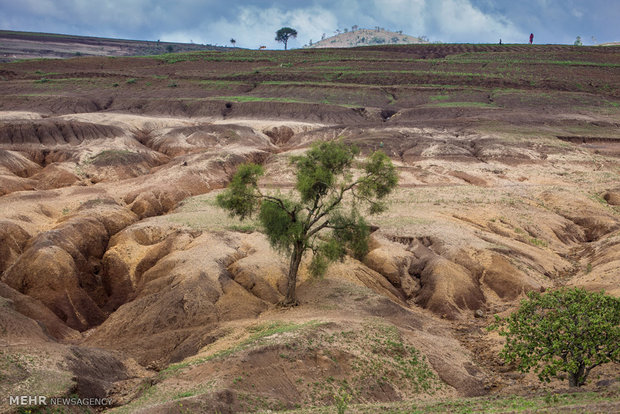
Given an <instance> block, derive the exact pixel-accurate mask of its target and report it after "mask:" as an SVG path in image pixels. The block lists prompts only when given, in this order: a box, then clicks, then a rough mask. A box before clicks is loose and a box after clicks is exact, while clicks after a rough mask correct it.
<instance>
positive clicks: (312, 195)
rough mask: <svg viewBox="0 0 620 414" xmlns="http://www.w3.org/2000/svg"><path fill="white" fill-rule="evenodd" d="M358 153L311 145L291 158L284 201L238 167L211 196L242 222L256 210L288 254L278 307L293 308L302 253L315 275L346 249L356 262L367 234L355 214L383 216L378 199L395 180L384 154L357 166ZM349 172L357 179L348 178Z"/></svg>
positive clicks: (252, 169) (256, 170)
mask: <svg viewBox="0 0 620 414" xmlns="http://www.w3.org/2000/svg"><path fill="white" fill-rule="evenodd" d="M358 153H359V149H358V148H357V147H356V146H352V145H345V144H344V143H342V142H333V141H332V142H321V143H315V144H314V145H312V147H311V149H309V150H308V151H307V152H306V154H305V155H301V156H296V157H292V158H291V163H292V164H293V165H294V167H295V169H296V172H297V182H296V185H295V189H296V194H295V193H293V195H290V196H285V195H282V194H276V195H270V194H265V193H263V192H262V191H261V190H260V188H259V186H258V179H259V177H260V176H261V175H262V174H263V168H262V167H261V166H260V165H256V164H251V163H249V164H243V165H241V166H240V167H239V169H238V170H237V172H236V173H235V175H234V176H233V178H232V181H231V182H230V184H229V186H228V188H227V189H226V190H225V191H224V192H222V193H221V194H219V195H218V197H217V204H218V205H219V206H220V207H222V208H225V209H227V210H228V211H229V212H230V214H231V216H238V217H239V218H241V219H242V220H243V219H245V218H247V217H250V216H251V215H252V213H254V212H256V211H258V218H259V221H260V223H261V225H262V227H263V228H264V231H265V234H266V235H267V237H268V239H269V242H270V243H271V246H272V247H273V248H275V249H276V250H278V251H280V252H285V253H288V254H290V265H289V270H288V279H287V289H286V298H285V299H284V300H283V301H282V303H281V304H282V305H284V306H294V305H296V304H297V299H296V295H295V287H296V284H297V271H298V269H299V265H300V263H301V259H302V258H303V255H304V253H305V252H306V251H307V250H312V252H313V257H312V261H311V263H310V271H311V272H312V274H313V275H315V276H320V275H322V274H323V273H324V272H325V270H326V269H327V266H328V264H329V263H330V262H331V261H334V260H336V259H338V258H342V257H343V256H344V254H345V253H346V251H347V249H348V250H349V251H351V252H352V253H353V255H354V256H355V257H357V258H361V257H363V256H364V255H366V253H367V252H368V237H369V235H370V230H369V227H368V225H367V224H366V221H365V220H364V218H363V217H362V214H361V212H360V210H361V209H363V210H366V211H367V212H368V213H369V214H376V213H379V212H381V211H384V210H385V208H386V206H385V203H384V198H385V197H386V196H387V195H388V194H389V193H390V192H392V190H393V189H394V188H395V187H396V184H397V181H398V177H397V173H396V170H395V168H394V166H393V165H392V161H391V160H390V158H389V157H388V156H387V155H385V153H383V152H381V151H377V152H374V153H373V154H371V155H370V156H369V157H368V158H366V159H365V160H364V161H361V162H359V163H358V162H356V160H355V157H356V155H357V154H358ZM354 167H358V168H359V171H360V173H359V174H355V175H354V171H353V169H354ZM345 198H346V200H345Z"/></svg>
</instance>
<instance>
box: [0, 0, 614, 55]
mask: <svg viewBox="0 0 620 414" xmlns="http://www.w3.org/2000/svg"><path fill="white" fill-rule="evenodd" d="M619 22H620V0H583V1H582V0H306V1H298V0H280V1H275V0H233V1H222V0H0V29H5V30H23V31H36V32H50V33H65V34H76V35H85V36H102V37H116V38H124V39H140V40H158V39H160V40H162V41H172V42H194V43H203V44H207V43H208V44H217V45H228V44H229V43H228V42H229V40H230V38H235V39H236V40H237V46H240V47H247V48H256V47H258V46H260V45H265V46H267V47H268V48H280V47H281V45H278V44H277V43H276V42H275V41H274V37H275V31H276V30H277V29H279V28H280V27H283V26H290V27H293V28H295V29H296V30H297V31H298V33H299V36H298V38H297V39H293V40H291V41H290V42H289V47H301V46H303V45H304V44H306V43H308V41H309V40H310V39H312V40H313V41H317V40H319V39H320V38H321V36H322V34H323V33H325V34H326V35H327V36H331V35H333V34H334V32H335V30H336V29H341V30H342V29H344V28H345V27H346V28H351V26H352V25H358V26H359V27H363V28H374V27H375V26H379V27H383V28H385V29H386V30H393V31H398V30H402V31H403V33H405V34H409V35H413V36H420V35H425V36H427V37H428V38H429V39H430V40H431V41H441V42H457V43H478V42H480V43H495V42H497V41H499V39H500V38H501V39H502V40H503V41H504V42H505V43H525V42H526V41H527V39H528V37H529V34H530V32H533V33H534V36H535V38H534V41H535V43H570V44H572V43H573V42H574V41H575V38H576V37H577V36H581V38H582V41H583V42H584V44H596V43H603V42H611V41H620V28H619V27H620V24H619Z"/></svg>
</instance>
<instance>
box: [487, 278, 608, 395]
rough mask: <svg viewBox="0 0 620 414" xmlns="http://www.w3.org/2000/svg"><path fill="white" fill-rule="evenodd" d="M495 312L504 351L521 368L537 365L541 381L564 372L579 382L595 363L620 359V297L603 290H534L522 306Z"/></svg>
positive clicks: (526, 370) (511, 361) (502, 352)
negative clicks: (499, 313) (506, 313)
mask: <svg viewBox="0 0 620 414" xmlns="http://www.w3.org/2000/svg"><path fill="white" fill-rule="evenodd" d="M495 318H496V321H495V324H493V325H491V326H490V327H489V329H499V334H500V335H502V336H505V337H506V344H505V346H504V349H503V350H502V351H501V353H500V356H501V357H502V358H503V359H504V360H505V361H506V362H508V363H516V365H517V368H518V369H519V370H520V371H522V372H529V371H530V370H531V369H533V370H534V372H536V373H538V377H539V379H540V380H541V381H545V382H549V381H550V379H551V378H552V377H557V378H561V375H560V374H559V373H561V372H565V373H567V374H568V380H569V384H570V386H578V387H579V386H582V385H583V384H585V382H586V379H587V378H588V375H589V374H590V371H591V370H592V369H593V368H594V367H597V366H599V365H601V364H604V363H607V362H620V298H615V297H612V296H608V295H605V294H604V293H603V292H600V293H592V292H588V291H586V290H584V289H580V288H573V289H568V288H563V289H559V290H555V291H553V292H550V293H547V294H544V295H541V294H540V293H538V292H530V293H529V294H528V298H527V299H524V300H523V301H522V302H521V306H520V308H519V310H517V311H516V312H514V313H512V314H511V315H510V316H508V317H507V318H500V317H498V316H497V315H496V317H495Z"/></svg>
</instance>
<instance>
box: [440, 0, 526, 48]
mask: <svg viewBox="0 0 620 414" xmlns="http://www.w3.org/2000/svg"><path fill="white" fill-rule="evenodd" d="M432 9H433V11H432V18H433V19H434V20H435V21H436V30H437V32H438V33H437V35H438V36H442V37H443V40H445V41H448V42H472V41H473V42H489V43H494V42H496V41H498V39H499V38H502V39H503V40H504V41H505V42H518V41H523V39H521V38H522V37H523V34H522V33H521V31H520V30H519V29H518V28H517V27H516V26H515V25H514V24H513V23H512V22H510V21H509V20H507V19H505V18H503V17H499V16H492V15H489V14H485V13H483V12H482V11H481V10H479V9H477V8H475V7H474V6H473V5H472V4H471V2H470V1H469V0H441V1H437V2H433V3H432Z"/></svg>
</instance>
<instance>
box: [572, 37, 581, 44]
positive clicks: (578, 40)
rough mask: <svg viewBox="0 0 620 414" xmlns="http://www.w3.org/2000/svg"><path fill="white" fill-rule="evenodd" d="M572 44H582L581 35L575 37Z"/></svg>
mask: <svg viewBox="0 0 620 414" xmlns="http://www.w3.org/2000/svg"><path fill="white" fill-rule="evenodd" d="M573 45H574V46H583V42H582V41H581V36H577V39H575V43H573Z"/></svg>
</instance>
